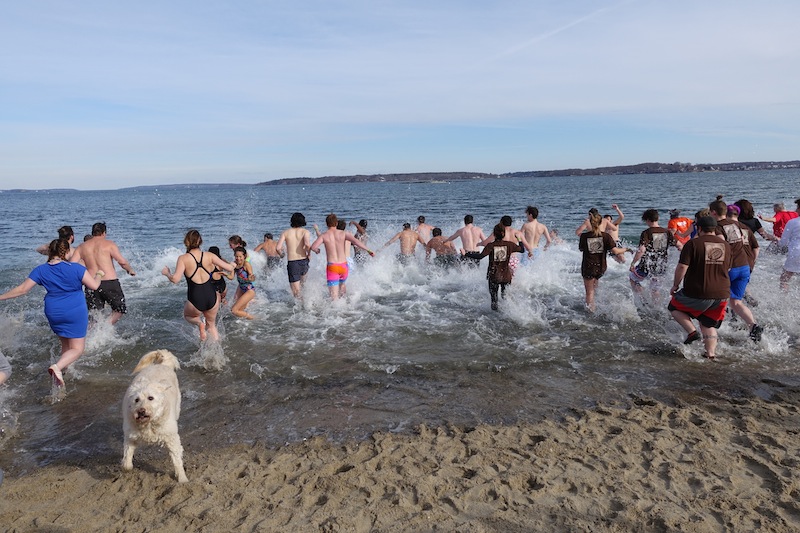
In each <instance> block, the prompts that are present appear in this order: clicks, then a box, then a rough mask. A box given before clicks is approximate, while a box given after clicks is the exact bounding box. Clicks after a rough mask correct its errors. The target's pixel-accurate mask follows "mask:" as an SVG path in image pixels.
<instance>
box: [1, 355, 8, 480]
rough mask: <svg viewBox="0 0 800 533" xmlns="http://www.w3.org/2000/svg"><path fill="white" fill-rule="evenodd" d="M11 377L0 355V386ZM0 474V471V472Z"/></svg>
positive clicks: (6, 363) (5, 360) (3, 357)
mask: <svg viewBox="0 0 800 533" xmlns="http://www.w3.org/2000/svg"><path fill="white" fill-rule="evenodd" d="M10 377H11V363H9V362H8V359H6V356H5V355H3V354H2V353H0V385H2V384H3V383H5V382H6V380H7V379H8V378H10ZM0 472H2V470H0Z"/></svg>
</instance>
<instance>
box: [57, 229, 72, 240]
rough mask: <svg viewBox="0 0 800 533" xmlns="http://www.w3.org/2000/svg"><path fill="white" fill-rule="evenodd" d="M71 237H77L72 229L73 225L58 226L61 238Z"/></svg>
mask: <svg viewBox="0 0 800 533" xmlns="http://www.w3.org/2000/svg"><path fill="white" fill-rule="evenodd" d="M70 237H75V232H74V231H72V226H61V227H60V228H58V238H59V239H69V238H70Z"/></svg>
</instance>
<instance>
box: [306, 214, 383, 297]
mask: <svg viewBox="0 0 800 533" xmlns="http://www.w3.org/2000/svg"><path fill="white" fill-rule="evenodd" d="M325 225H326V226H328V230H327V231H326V232H325V233H323V234H321V235H320V236H319V237H317V238H316V240H315V241H314V243H313V244H312V245H311V251H312V252H314V253H315V254H318V253H319V248H320V246H322V245H323V244H324V245H325V255H326V256H327V259H328V266H327V267H326V269H325V273H326V276H327V278H328V291H329V292H330V295H331V299H333V300H336V299H337V298H339V296H344V295H345V294H346V293H347V287H346V286H345V283H346V282H347V274H348V273H349V268H348V266H347V257H348V254H347V250H346V246H345V245H346V244H352V245H353V246H356V247H358V248H361V249H362V250H366V252H367V253H368V254H369V255H374V254H373V252H372V250H369V249H368V248H367V247H366V246H365V245H364V244H361V241H359V240H358V239H356V238H355V237H353V236H352V235H350V234H349V233H347V232H346V231H344V230H343V229H339V220H338V219H337V218H336V215H334V214H333V213H331V214H330V215H328V216H327V217H326V218H325ZM342 225H344V221H342ZM345 227H346V226H345Z"/></svg>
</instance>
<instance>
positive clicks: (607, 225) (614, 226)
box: [575, 204, 625, 263]
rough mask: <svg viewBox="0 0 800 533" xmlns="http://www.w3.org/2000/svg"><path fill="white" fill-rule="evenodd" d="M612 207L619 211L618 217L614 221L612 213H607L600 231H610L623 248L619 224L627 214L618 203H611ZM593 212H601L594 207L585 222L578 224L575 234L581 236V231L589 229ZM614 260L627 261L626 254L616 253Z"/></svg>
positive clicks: (618, 245) (619, 246)
mask: <svg viewBox="0 0 800 533" xmlns="http://www.w3.org/2000/svg"><path fill="white" fill-rule="evenodd" d="M611 207H612V209H614V210H615V211H616V212H617V219H616V220H613V221H612V217H611V215H605V216H603V217H602V219H601V222H600V231H602V232H605V233H608V234H609V235H611V238H612V239H613V240H614V243H615V245H616V246H617V247H618V248H623V246H622V242H621V241H620V240H619V225H620V224H622V221H623V220H624V219H625V214H624V213H623V212H622V209H620V208H619V206H618V205H617V204H611ZM592 213H597V214H600V212H599V211H598V210H597V209H595V208H594V207H593V208H591V209H590V210H589V217H587V218H586V220H584V221H583V224H581V225H580V226H578V229H576V230H575V235H578V236H580V235H581V233H583V232H584V231H589V230H590V228H591V222H590V218H591V215H592ZM614 260H615V261H616V262H617V263H624V262H625V254H615V255H614Z"/></svg>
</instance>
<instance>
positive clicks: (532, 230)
mask: <svg viewBox="0 0 800 533" xmlns="http://www.w3.org/2000/svg"><path fill="white" fill-rule="evenodd" d="M522 234H523V235H525V240H526V241H528V242H529V243H530V245H531V246H532V247H533V248H538V247H539V241H540V240H541V239H542V235H544V236H546V237H547V242H548V244H549V243H550V234H549V232H548V231H547V226H545V225H544V224H542V223H541V222H539V221H538V220H535V219H534V220H531V221H530V222H526V223H525V224H523V225H522Z"/></svg>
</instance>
